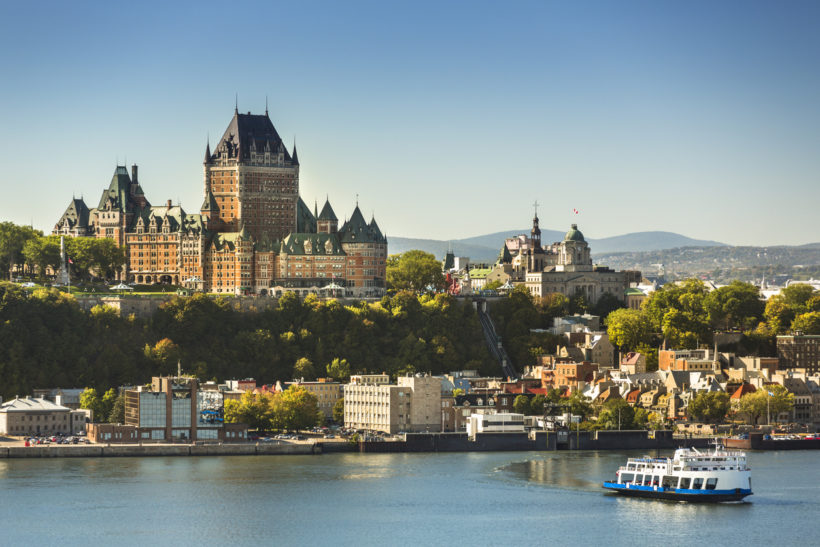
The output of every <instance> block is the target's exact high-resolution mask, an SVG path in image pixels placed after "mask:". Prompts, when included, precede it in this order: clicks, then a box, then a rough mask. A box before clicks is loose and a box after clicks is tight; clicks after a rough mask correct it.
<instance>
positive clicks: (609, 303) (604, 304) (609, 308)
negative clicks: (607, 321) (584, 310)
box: [592, 291, 624, 317]
mask: <svg viewBox="0 0 820 547" xmlns="http://www.w3.org/2000/svg"><path fill="white" fill-rule="evenodd" d="M623 307H624V300H623V298H618V297H617V296H615V295H614V294H612V293H611V292H609V291H607V292H605V293H604V294H602V295H601V296H600V297H599V298H598V301H597V302H596V303H595V305H594V306H593V307H592V313H593V314H595V315H597V316H599V317H607V316H608V315H609V314H610V313H612V312H614V311H615V310H619V309H621V308H623Z"/></svg>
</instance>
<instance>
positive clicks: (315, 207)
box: [313, 199, 319, 218]
mask: <svg viewBox="0 0 820 547" xmlns="http://www.w3.org/2000/svg"><path fill="white" fill-rule="evenodd" d="M313 216H315V217H316V218H319V202H318V201H316V200H315V199H314V200H313Z"/></svg>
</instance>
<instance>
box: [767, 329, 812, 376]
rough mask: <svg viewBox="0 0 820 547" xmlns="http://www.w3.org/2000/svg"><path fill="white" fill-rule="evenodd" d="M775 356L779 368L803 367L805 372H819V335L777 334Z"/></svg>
mask: <svg viewBox="0 0 820 547" xmlns="http://www.w3.org/2000/svg"><path fill="white" fill-rule="evenodd" d="M777 356H778V357H779V359H780V361H779V365H778V366H779V368H780V369H781V370H789V369H798V368H799V369H805V371H806V373H807V374H815V373H817V372H820V336H818V335H801V334H795V335H791V336H778V337H777Z"/></svg>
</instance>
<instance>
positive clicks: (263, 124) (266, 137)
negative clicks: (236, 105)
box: [206, 112, 297, 165]
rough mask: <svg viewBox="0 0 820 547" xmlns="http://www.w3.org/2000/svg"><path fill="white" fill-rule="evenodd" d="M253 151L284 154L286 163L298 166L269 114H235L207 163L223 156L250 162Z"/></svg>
mask: <svg viewBox="0 0 820 547" xmlns="http://www.w3.org/2000/svg"><path fill="white" fill-rule="evenodd" d="M251 150H256V152H257V153H260V154H261V153H264V152H265V151H269V152H270V153H271V154H279V153H282V154H284V158H285V163H290V164H292V165H297V163H296V162H294V161H293V158H292V157H291V155H290V153H289V152H288V149H287V148H286V147H285V144H284V143H283V142H282V138H281V137H280V136H279V133H278V132H277V131H276V128H275V127H274V126H273V122H271V120H270V118H269V117H268V115H267V113H266V114H262V115H258V114H251V113H250V112H248V113H247V114H240V113H239V112H234V115H233V118H231V122H230V123H229V124H228V127H227V129H225V133H224V134H223V135H222V138H221V139H220V140H219V144H217V146H216V148H215V149H214V154H212V155H211V156H210V157H209V158H208V159H207V160H206V162H208V161H211V160H213V159H216V158H217V157H219V156H220V155H221V154H226V155H227V157H228V158H232V159H238V160H239V161H246V160H250V154H251ZM206 151H209V150H206Z"/></svg>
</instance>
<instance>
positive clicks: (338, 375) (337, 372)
mask: <svg viewBox="0 0 820 547" xmlns="http://www.w3.org/2000/svg"><path fill="white" fill-rule="evenodd" d="M325 369H326V370H327V375H328V376H330V377H331V378H333V379H334V380H336V381H337V382H341V381H344V380H347V379H349V378H350V363H348V362H347V359H339V358H338V357H336V358H334V359H333V361H331V362H330V364H328V365H327V366H326V367H325Z"/></svg>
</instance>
